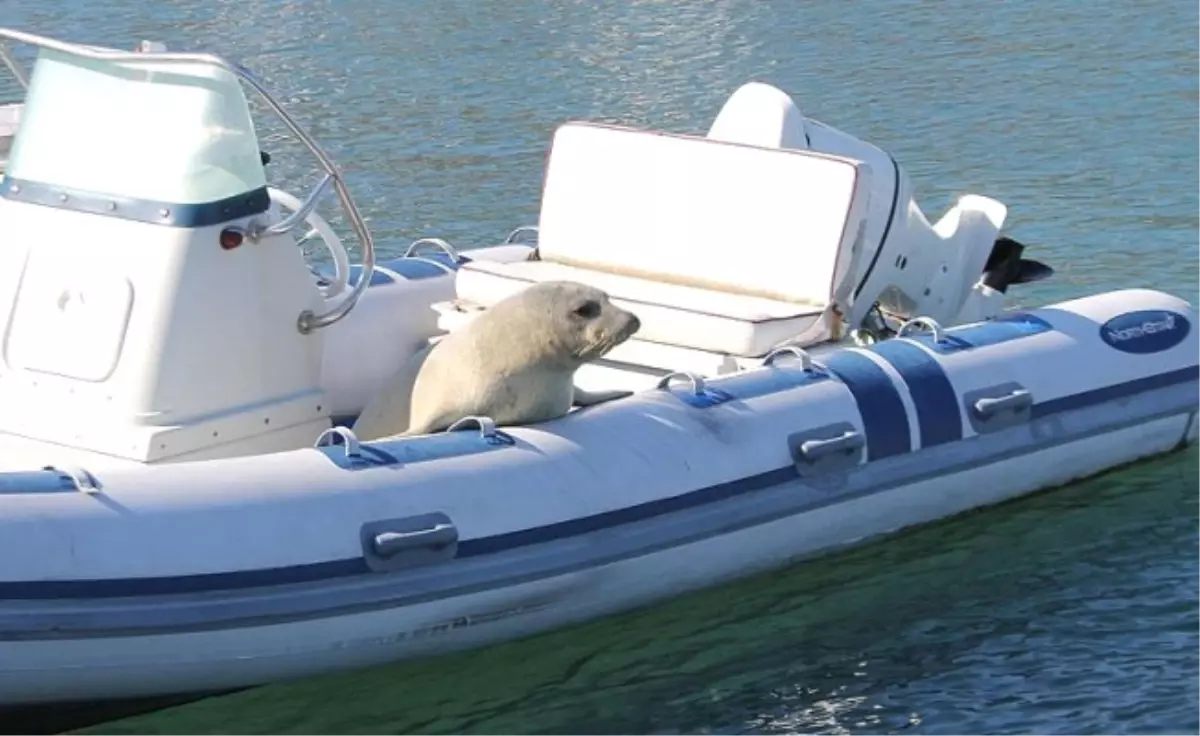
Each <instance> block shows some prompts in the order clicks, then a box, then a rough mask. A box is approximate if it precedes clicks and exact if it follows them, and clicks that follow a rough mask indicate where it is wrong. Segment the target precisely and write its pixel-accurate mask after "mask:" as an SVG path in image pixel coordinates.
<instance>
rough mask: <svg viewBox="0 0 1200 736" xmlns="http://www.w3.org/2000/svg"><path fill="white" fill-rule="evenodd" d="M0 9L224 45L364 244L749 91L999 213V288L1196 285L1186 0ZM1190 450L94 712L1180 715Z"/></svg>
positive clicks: (189, 1) (1184, 689)
mask: <svg viewBox="0 0 1200 736" xmlns="http://www.w3.org/2000/svg"><path fill="white" fill-rule="evenodd" d="M0 23H4V24H11V25H15V26H18V27H21V28H24V29H28V30H32V31H35V32H43V33H47V34H51V35H57V36H61V37H67V38H70V39H73V40H78V41H91V42H98V43H109V44H116V45H122V46H127V45H132V44H133V43H135V42H136V41H137V40H139V39H142V38H153V39H156V40H162V41H165V42H167V43H168V45H169V46H171V47H172V48H178V49H184V48H187V49H198V48H205V49H212V50H217V51H220V52H223V53H226V54H228V55H231V56H234V57H236V58H238V59H241V60H243V61H244V62H245V63H246V64H247V65H248V66H250V67H251V68H252V69H254V70H255V71H257V72H259V73H260V74H261V75H262V76H263V78H264V79H265V80H266V81H267V83H268V84H269V85H270V86H271V87H272V88H273V89H275V90H277V91H278V92H279V93H280V96H281V97H282V99H283V100H284V101H285V104H288V105H289V109H291V110H292V111H293V112H294V113H295V114H296V115H297V116H298V117H299V118H300V119H301V120H302V122H303V123H304V124H305V125H307V126H309V127H310V129H311V130H312V131H313V132H314V134H315V135H316V136H317V137H318V139H319V140H320V141H321V142H322V143H323V144H325V145H326V146H327V148H328V150H329V151H330V152H331V154H332V155H334V156H335V158H337V160H338V161H339V162H340V163H341V164H342V165H343V166H344V169H345V172H346V174H347V176H348V177H349V181H350V186H351V188H352V190H353V191H354V193H355V195H356V197H357V200H358V202H359V204H360V206H361V208H362V209H363V211H364V214H365V215H366V216H367V217H368V218H369V224H370V226H371V227H372V229H373V232H374V233H375V234H376V237H377V240H378V243H379V247H380V250H381V251H382V252H383V253H384V254H387V255H392V254H397V253H398V252H400V251H401V250H403V248H405V247H406V246H407V245H408V243H409V242H410V241H412V240H413V239H415V238H418V237H422V236H430V235H436V236H440V237H445V238H448V239H449V240H451V241H452V242H454V243H455V244H457V245H459V246H461V247H475V246H482V245H487V244H490V243H494V242H496V241H497V240H499V239H500V238H502V237H503V236H504V235H505V234H506V233H507V232H508V230H509V229H510V228H512V227H514V226H516V225H520V224H525V223H532V222H534V221H535V220H536V208H537V200H538V195H539V189H540V176H541V171H542V166H543V163H544V156H545V148H546V144H547V142H548V140H549V136H550V133H551V130H552V128H553V126H554V125H555V124H556V123H558V122H560V121H562V120H563V119H566V118H591V119H601V120H608V121H614V122H622V123H628V124H634V125H649V126H655V127H660V128H665V129H669V130H676V131H692V132H703V131H704V130H706V129H707V126H708V125H709V123H710V122H711V120H712V118H713V116H714V115H715V114H716V111H717V110H718V108H719V107H720V105H721V103H722V102H723V100H724V99H725V98H726V97H727V96H728V94H730V93H731V92H732V91H733V90H734V89H735V88H736V87H737V86H738V85H739V84H741V83H742V82H744V81H746V80H748V79H751V78H757V79H762V80H764V81H770V82H772V83H775V84H777V85H779V86H780V87H782V88H784V89H786V90H788V91H789V92H791V93H792V94H793V95H794V96H795V98H796V100H797V102H798V104H799V105H800V107H801V109H802V110H804V111H805V112H806V113H807V114H809V115H812V116H814V117H817V118H819V119H822V120H825V121H827V122H829V123H831V124H834V125H836V126H838V127H842V128H844V129H846V130H849V131H852V132H854V133H856V134H858V135H860V136H862V137H865V138H867V139H869V140H872V141H874V142H876V143H879V144H881V145H883V146H884V147H885V148H888V149H890V150H891V151H893V152H894V153H895V154H896V156H897V157H898V158H899V159H900V161H901V162H903V163H904V164H905V166H906V167H907V168H908V170H909V173H910V175H911V176H912V178H913V180H914V183H915V185H916V186H917V191H918V197H919V200H920V202H921V204H922V206H923V207H924V209H925V210H926V212H927V213H929V214H930V215H931V216H936V215H938V214H940V213H941V212H942V211H943V210H944V209H945V207H946V206H948V204H949V203H950V202H951V201H952V199H953V197H955V196H956V195H958V194H961V193H964V192H979V193H983V194H988V195H991V196H995V197H997V198H999V199H1001V200H1002V201H1004V202H1006V203H1007V204H1008V206H1009V221H1008V225H1007V228H1006V229H1007V231H1008V232H1009V233H1010V234H1012V235H1013V236H1014V237H1016V238H1018V239H1019V240H1021V241H1023V242H1026V243H1029V244H1031V246H1032V248H1033V251H1032V252H1031V253H1030V255H1032V256H1033V257H1035V258H1038V259H1040V260H1044V261H1046V262H1048V263H1050V264H1051V265H1053V266H1054V267H1055V268H1056V269H1057V274H1056V276H1055V278H1053V279H1051V280H1049V281H1046V282H1042V283H1039V284H1035V285H1031V286H1027V287H1019V288H1018V290H1017V291H1015V292H1014V293H1013V295H1012V296H1013V298H1014V300H1015V301H1016V302H1017V303H1019V304H1038V303H1044V302H1046V301H1050V300H1055V299H1060V298H1068V297H1072V296H1078V295H1083V294H1087V293H1092V292H1095V291H1101V290H1105V289H1110V288H1115V287H1123V286H1150V287H1154V288H1160V289H1164V290H1167V291H1171V292H1174V293H1176V294H1178V295H1180V296H1183V297H1185V298H1187V299H1190V300H1192V301H1193V302H1195V301H1197V300H1200V279H1198V276H1197V273H1198V268H1200V258H1198V248H1197V235H1198V230H1200V217H1198V208H1200V202H1198V189H1197V179H1198V176H1200V172H1198V169H1200V167H1198V157H1200V150H1198V143H1197V114H1196V111H1197V103H1198V99H1200V96H1198V94H1197V84H1198V82H1197V79H1198V75H1197V57H1198V55H1197V41H1196V39H1197V32H1198V20H1197V8H1196V6H1195V4H1194V3H1190V2H1188V3H1184V2H1172V3H1166V2H1158V3H1133V2H1115V1H1114V0H1107V1H1105V2H1093V3H1087V4H1084V3H1076V2H1066V1H1064V0H1057V1H1055V2H1041V3H1019V4H1018V3H1007V4H1001V3H983V2H974V3H958V4H950V3H922V2H907V1H889V2H884V1H883V0H869V1H866V2H858V3H853V4H850V3H835V2H825V3H809V4H801V3H782V2H780V3H766V2H753V1H751V0H743V1H738V2H734V1H732V0H713V1H712V2H644V1H630V2H616V1H615V0H613V1H611V2H582V1H580V2H565V1H562V0H550V1H549V2H543V3H523V4H519V3H513V2H499V1H496V2H465V1H463V2H452V1H446V0H444V1H443V2H436V3H435V2H424V1H418V0H411V1H409V2H396V3H377V2H376V3H367V2H361V1H359V2H335V1H334V0H325V1H318V0H312V1H310V2H283V1H282V0H270V1H268V0H249V1H243V2H237V3H233V2H214V1H213V0H203V1H201V0H174V1H172V2H161V3H132V2H128V1H126V0H88V2H82V0H66V1H64V2H57V3H48V2H34V1H33V0H0ZM0 84H2V83H0ZM4 97H5V90H4V88H3V87H2V86H0V99H3V98H4ZM262 138H263V144H264V147H265V148H267V149H268V150H270V151H271V152H272V153H273V154H274V156H275V163H273V164H272V165H271V172H272V173H273V174H274V175H275V176H276V177H277V180H278V181H282V182H283V183H284V186H285V187H286V188H288V189H290V190H292V191H296V192H299V191H302V190H303V189H304V188H305V186H306V185H307V184H310V183H311V182H312V181H314V179H315V175H314V168H315V167H314V166H313V165H312V163H311V162H310V161H309V160H308V159H306V158H304V156H303V154H302V152H301V150H300V147H299V145H298V144H296V143H295V142H294V141H290V140H287V139H286V137H285V136H283V135H282V133H281V132H280V128H279V126H278V125H276V124H273V123H272V124H267V125H264V127H263V129H262ZM324 211H325V212H332V211H333V208H332V207H326V208H325V209H324ZM342 232H343V233H345V234H344V237H346V238H349V237H350V235H349V234H348V232H347V231H346V230H345V229H343V230H342ZM1197 460H1198V458H1197V452H1196V451H1195V450H1194V449H1193V450H1191V451H1189V452H1186V453H1182V454H1177V455H1173V456H1171V457H1168V458H1163V459H1161V460H1157V461H1154V462H1151V463H1144V464H1140V465H1138V466H1136V467H1133V468H1128V469H1124V470H1121V471H1119V472H1115V473H1111V474H1108V475H1106V476H1104V477H1102V478H1099V479H1095V480H1093V481H1089V482H1086V483H1081V484H1077V485H1075V486H1073V487H1070V488H1067V489H1062V490H1059V491H1055V492H1052V493H1048V494H1043V495H1039V496H1036V497H1033V498H1029V499H1027V500H1024V501H1021V502H1017V503H1013V504H1009V505H1006V506H1004V507H1000V508H995V509H990V510H987V511H985V512H981V513H978V514H974V515H971V516H970V517H967V518H963V519H958V520H954V521H952V522H949V523H944V524H938V525H935V526H931V527H928V528H925V529H921V530H919V531H915V532H912V533H909V534H905V535H903V536H901V537H898V538H895V539H891V540H888V541H885V542H882V543H879V544H874V545H871V546H868V547H865V548H863V549H860V550H857V551H854V552H852V553H849V554H847V555H841V556H838V557H836V558H830V559H827V560H823V561H819V562H816V563H813V564H809V565H805V566H802V567H798V568H795V569H791V570H787V571H783V572H780V573H776V574H774V575H771V576H768V577H766V578H761V579H756V580H752V581H748V582H746V583H743V584H739V585H735V586H731V587H727V588H722V589H720V590H716V591H710V592H708V593H704V594H701V595H698V596H693V597H690V598H688V599H685V600H681V601H676V602H674V603H671V604H667V605H664V606H660V607H656V608H654V609H652V610H648V611H643V612H639V613H636V614H632V615H628V616H624V617H619V618H615V619H611V620H608V621H603V622H598V623H595V624H592V625H589V626H586V627H582V628H576V629H571V630H566V631H561V632H556V633H553V634H550V635H547V636H543V637H538V638H535V639H531V640H528V641H523V642H517V643H514V644H510V645H506V646H502V647H496V648H492V649H489V650H485V651H482V652H474V653H469V654H464V655H459V656H454V657H447V658H442V659H439V660H434V661H428V662H419V663H409V664H401V665H396V666H391V667H384V668H379V669H376V670H371V671H367V672H360V673H352V674H344V675H337V676H331V677H324V678H318V679H314V680H309V681H305V682H301V683H292V684H286V685H278V686H272V687H265V688H261V689H257V690H253V691H249V692H245V693H240V694H237V695H232V696H227V697H223V698H214V699H209V700H206V701H202V702H199V703H195V704H192V705H189V706H183V707H180V708H175V709H170V710H166V711H161V712H159V713H155V714H152V715H149V716H143V717H141V718H138V719H135V720H127V721H123V722H119V723H116V724H110V725H109V726H107V727H104V728H102V729H98V730H114V731H124V732H129V731H130V730H134V731H137V732H185V731H187V730H189V729H191V730H193V732H202V733H203V732H319V731H326V732H334V733H346V732H391V733H404V732H414V731H420V732H445V733H462V732H539V733H580V732H622V731H624V732H635V733H637V732H658V733H673V732H721V733H734V732H737V733H741V732H752V733H768V732H770V733H775V732H855V733H857V732H897V731H905V732H913V733H963V732H966V733H984V732H990V733H999V732H1004V733H1030V732H1036V733H1051V732H1054V733H1058V732H1068V733H1150V732H1172V733H1176V732H1196V731H1198V730H1200V717H1198V716H1197V708H1198V707H1200V687H1198V677H1200V656H1198V653H1197V650H1198V646H1200V637H1198V636H1197V627H1198V616H1197V610H1198V606H1197V598H1198V590H1197V576H1198V574H1200V565H1198V562H1197V532H1198V524H1197V513H1198V512H1197V494H1198V488H1197Z"/></svg>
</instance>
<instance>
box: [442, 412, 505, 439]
mask: <svg viewBox="0 0 1200 736" xmlns="http://www.w3.org/2000/svg"><path fill="white" fill-rule="evenodd" d="M469 424H474V425H475V426H477V427H479V436H480V437H482V438H483V440H484V442H487V443H488V444H489V445H512V444H516V440H514V439H513V438H512V436H511V435H509V434H508V433H506V432H502V431H500V430H499V429H496V421H495V420H494V419H492V418H491V417H477V416H469V417H463V418H462V419H459V420H458V421H457V422H455V423H454V424H451V425H450V426H449V427H446V431H447V432H457V431H459V430H460V429H466V428H467V427H466V425H469Z"/></svg>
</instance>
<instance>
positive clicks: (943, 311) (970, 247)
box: [708, 82, 1050, 329]
mask: <svg viewBox="0 0 1200 736" xmlns="http://www.w3.org/2000/svg"><path fill="white" fill-rule="evenodd" d="M708 137H710V138H716V139H719V140H726V141H730V142H737V143H745V144H749V145H757V146H770V147H781V148H803V149H807V150H811V151H816V152H822V153H829V154H833V155H836V156H845V157H847V158H853V159H857V160H859V161H863V162H865V163H867V164H868V166H870V168H871V170H872V173H873V174H874V176H873V177H872V190H871V201H870V204H869V207H868V213H869V214H868V218H867V226H866V229H865V231H864V233H863V237H862V238H861V240H860V241H859V243H860V245H859V247H861V248H862V251H861V252H859V253H857V254H855V257H854V261H853V262H854V264H855V265H854V267H855V269H856V274H855V280H854V283H855V286H854V289H853V291H852V293H851V294H849V295H848V296H847V297H845V298H844V299H843V300H842V307H843V312H844V314H845V317H846V324H847V326H848V327H849V328H850V329H854V328H857V327H860V326H862V325H863V324H864V320H865V319H866V318H867V317H868V315H870V314H871V313H872V312H873V310H874V308H875V307H876V306H878V307H880V308H882V309H883V310H884V311H885V312H887V313H889V314H890V315H891V316H893V317H896V318H898V319H902V320H903V319H909V318H912V317H918V316H922V317H931V318H933V319H935V320H937V321H938V322H940V323H943V324H955V323H962V322H966V321H975V320H979V319H986V318H988V317H991V316H994V315H995V314H997V313H999V311H1000V310H1001V309H1002V308H1003V292H1004V288H1006V287H1007V286H1008V285H1009V284H1011V283H1022V282H1023V281H1029V280H1035V279H1037V278H1044V277H1045V276H1047V275H1049V272H1050V271H1049V269H1048V268H1047V267H1046V266H1044V265H1042V264H1038V263H1036V262H1035V261H1023V260H1021V259H1020V250H1019V248H1018V249H1017V250H1016V251H1015V255H1014V249H1013V247H1012V244H1015V245H1017V246H1019V244H1017V243H1016V241H1012V240H1011V239H1008V238H1004V239H1003V243H1004V244H1003V245H1001V244H1000V242H999V241H998V240H997V237H998V235H999V232H1000V228H1001V226H1002V225H1003V224H1004V219H1005V217H1006V215H1007V212H1008V208H1007V207H1006V206H1005V205H1004V204H1002V203H1001V202H998V201H996V200H995V199H992V198H990V197H985V196H981V195H977V194H969V195H965V196H963V197H961V198H960V199H959V200H958V202H957V203H955V205H954V206H953V207H952V208H951V209H950V210H949V211H948V212H947V213H946V214H945V215H943V216H942V218H941V219H939V220H938V221H937V222H936V223H934V224H931V223H930V222H929V221H928V220H927V219H926V218H925V215H924V213H923V212H922V211H921V208H920V207H919V206H918V205H917V203H916V201H915V200H914V199H913V189H912V182H911V181H910V180H909V178H908V174H907V172H905V170H904V167H902V166H901V165H900V164H899V162H897V161H896V159H895V158H894V157H893V156H892V155H891V154H890V153H888V152H886V151H884V150H882V149H880V148H878V147H876V146H873V145H871V144H870V143H867V142H865V141H862V140H860V139H858V138H855V137H854V136H852V135H849V134H848V133H845V132H843V131H840V130H838V129H836V128H833V127H831V126H829V125H826V124H824V123H822V122H820V121H817V120H814V119H812V118H806V117H804V116H803V115H802V114H801V112H800V110H799V108H798V107H796V104H795V102H794V101H793V100H792V99H791V97H790V96H789V95H787V93H785V92H783V91H782V90H780V89H778V88H776V87H773V86H771V85H768V84H763V83H761V82H750V83H748V84H746V85H743V86H742V87H741V88H739V89H738V90H737V91H736V92H734V94H733V95H731V96H730V98H729V100H728V101H727V102H726V103H725V106H724V107H723V108H722V109H721V111H720V113H719V114H718V115H717V117H716V119H715V120H714V122H713V125H712V127H711V128H710V129H709V132H708ZM1013 258H1016V261H1013V260H1012V259H1013ZM1020 264H1026V265H1020ZM1013 269H1016V270H1015V271H1014V270H1013ZM985 271H986V272H987V273H988V274H990V275H989V276H988V277H987V278H985V277H984V276H985ZM996 285H1000V286H1002V287H1004V288H997V287H996Z"/></svg>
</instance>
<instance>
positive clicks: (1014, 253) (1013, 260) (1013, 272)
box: [983, 235, 1054, 294]
mask: <svg viewBox="0 0 1200 736" xmlns="http://www.w3.org/2000/svg"><path fill="white" fill-rule="evenodd" d="M1024 250H1025V246H1024V244H1022V243H1019V242H1017V241H1016V240H1013V239H1012V238H1010V237H1008V236H1007V235H1001V236H1000V237H998V238H996V244H995V245H993V246H992V252H991V255H989V256H988V259H987V263H986V264H984V266H983V283H984V284H986V285H987V286H989V287H991V288H993V289H995V290H996V291H998V292H1000V293H1001V294H1003V293H1005V292H1006V291H1008V287H1009V286H1011V285H1013V284H1028V283H1032V282H1034V281H1041V280H1042V279H1046V278H1050V277H1051V276H1052V275H1054V269H1053V268H1050V267H1049V266H1047V265H1046V264H1044V263H1042V262H1040V261H1035V260H1032V259H1029V258H1022V257H1021V253H1022V252H1023V251H1024Z"/></svg>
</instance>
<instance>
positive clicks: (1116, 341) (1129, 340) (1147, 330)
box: [1100, 309, 1192, 354]
mask: <svg viewBox="0 0 1200 736" xmlns="http://www.w3.org/2000/svg"><path fill="white" fill-rule="evenodd" d="M1191 327H1192V326H1191V324H1190V323H1189V322H1188V321H1187V318H1186V317H1184V316H1183V315H1182V314H1177V313H1175V312H1166V311H1163V310H1161V309H1147V310H1143V311H1139V312H1129V313H1127V314H1122V315H1118V316H1116V317H1113V318H1112V319H1110V320H1109V321H1107V322H1105V323H1104V324H1103V325H1101V326H1100V339H1101V340H1103V341H1104V342H1106V343H1108V344H1109V345H1111V346H1112V347H1114V348H1116V349H1117V350H1120V351H1123V352H1126V353H1140V354H1145V353H1158V352H1162V351H1163V350H1170V349H1171V348H1173V347H1175V346H1176V345H1178V344H1179V343H1181V342H1183V339H1184V338H1185V337H1187V335H1188V332H1189V331H1190V330H1191Z"/></svg>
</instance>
